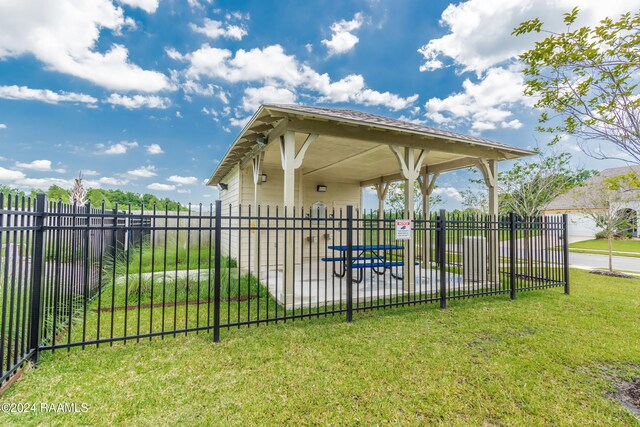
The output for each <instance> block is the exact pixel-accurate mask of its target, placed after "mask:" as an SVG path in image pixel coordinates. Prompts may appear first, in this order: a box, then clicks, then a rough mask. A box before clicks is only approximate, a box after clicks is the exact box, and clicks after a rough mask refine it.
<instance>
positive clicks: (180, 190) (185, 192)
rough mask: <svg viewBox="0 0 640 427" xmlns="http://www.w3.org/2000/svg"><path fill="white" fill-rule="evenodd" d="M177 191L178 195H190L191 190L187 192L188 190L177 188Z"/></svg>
mask: <svg viewBox="0 0 640 427" xmlns="http://www.w3.org/2000/svg"><path fill="white" fill-rule="evenodd" d="M177 191H178V193H180V194H191V190H189V189H188V188H179V189H178V190H177Z"/></svg>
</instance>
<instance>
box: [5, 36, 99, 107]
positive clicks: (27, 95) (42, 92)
mask: <svg viewBox="0 0 640 427" xmlns="http://www.w3.org/2000/svg"><path fill="white" fill-rule="evenodd" d="M0 39H1V37H0ZM1 56H2V55H1V48H0V57H1ZM0 98H4V99H16V100H24V101H42V102H46V103H49V104H57V103H59V102H79V103H83V104H95V103H96V102H98V100H97V99H96V98H94V97H93V96H90V95H85V94H84V93H76V92H53V91H51V90H49V89H32V88H30V87H27V86H16V85H12V86H0Z"/></svg>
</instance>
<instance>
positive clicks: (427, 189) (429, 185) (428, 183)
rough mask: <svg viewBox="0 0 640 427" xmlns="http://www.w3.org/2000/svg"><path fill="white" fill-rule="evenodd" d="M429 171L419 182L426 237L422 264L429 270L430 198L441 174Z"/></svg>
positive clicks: (423, 240)
mask: <svg viewBox="0 0 640 427" xmlns="http://www.w3.org/2000/svg"><path fill="white" fill-rule="evenodd" d="M430 175H431V174H430V173H429V171H428V169H427V168H425V169H424V173H423V175H421V176H419V177H418V182H419V183H420V192H421V193H422V215H423V218H422V219H423V221H425V222H424V227H423V228H424V231H423V232H424V236H423V239H422V263H423V265H424V266H425V268H426V269H427V271H428V270H429V269H431V230H430V228H431V227H430V226H429V224H430V223H429V222H428V221H429V218H430V214H431V206H430V203H429V198H430V197H431V193H433V189H434V188H435V184H436V179H438V176H439V174H437V173H434V174H433V175H431V178H429V176H430Z"/></svg>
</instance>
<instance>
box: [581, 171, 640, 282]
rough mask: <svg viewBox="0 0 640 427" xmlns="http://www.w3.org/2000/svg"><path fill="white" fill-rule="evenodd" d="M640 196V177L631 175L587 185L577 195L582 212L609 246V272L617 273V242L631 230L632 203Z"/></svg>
mask: <svg viewBox="0 0 640 427" xmlns="http://www.w3.org/2000/svg"><path fill="white" fill-rule="evenodd" d="M639 195H640V176H638V175H637V174H635V173H633V172H632V173H628V174H625V175H619V176H616V177H611V178H605V179H603V180H602V181H600V182H593V183H589V184H586V185H584V186H582V187H581V188H579V189H578V191H577V192H576V197H577V199H578V200H576V202H577V204H578V205H579V206H583V208H581V209H580V210H581V212H582V213H583V214H584V215H586V216H587V217H588V218H591V219H592V220H593V221H594V222H595V224H596V227H598V228H599V229H600V230H601V234H602V235H604V236H605V237H606V238H607V241H608V243H609V271H613V239H614V238H615V237H616V236H617V235H618V234H620V232H621V231H623V230H626V229H628V228H629V227H631V223H630V218H629V216H628V215H627V214H626V210H625V209H626V208H627V207H628V203H629V202H631V201H633V200H637V199H638V197H639Z"/></svg>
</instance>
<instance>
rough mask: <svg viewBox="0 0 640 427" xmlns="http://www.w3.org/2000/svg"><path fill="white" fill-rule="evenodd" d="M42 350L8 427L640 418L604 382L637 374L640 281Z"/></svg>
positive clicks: (13, 397) (597, 279) (11, 395)
mask: <svg viewBox="0 0 640 427" xmlns="http://www.w3.org/2000/svg"><path fill="white" fill-rule="evenodd" d="M571 273H572V279H573V287H572V295H571V296H565V295H563V294H562V293H561V290H559V289H550V290H544V291H537V292H529V293H523V294H519V295H518V300H517V301H515V302H512V301H509V300H508V299H507V297H486V298H477V299H473V300H470V301H455V302H450V304H449V307H448V308H447V309H446V310H439V309H438V308H437V307H436V305H435V304H434V305H426V306H416V307H407V308H399V309H393V310H379V311H374V312H366V313H358V314H356V315H355V317H354V322H353V323H352V324H348V323H346V322H344V317H343V316H335V317H327V318H321V319H313V320H304V321H296V322H293V323H291V322H287V324H278V325H270V326H266V327H263V326H260V327H252V328H241V329H235V328H234V329H231V330H229V331H226V330H225V331H223V334H222V341H221V342H220V343H219V344H213V343H212V342H211V335H209V334H200V335H190V336H187V337H185V336H180V337H177V338H173V337H171V338H165V339H164V340H161V339H154V340H153V341H151V342H149V341H147V340H143V341H142V342H140V343H139V344H127V345H122V344H117V345H114V346H113V347H108V346H104V345H103V346H101V347H100V348H99V349H95V348H90V349H87V350H84V351H82V350H79V349H78V350H73V351H71V352H70V353H67V352H66V351H60V352H56V353H55V354H51V353H45V354H44V355H43V361H42V363H41V364H40V366H39V368H38V369H37V370H28V371H27V372H26V373H25V375H24V378H23V379H22V380H21V381H19V382H18V383H17V384H15V385H14V386H13V387H12V388H11V389H10V390H9V391H8V393H7V394H6V395H5V396H4V397H3V398H2V402H3V403H12V402H15V403H18V402H19V403H25V402H27V403H39V402H46V403H64V402H68V403H71V402H75V403H78V405H79V404H80V403H87V404H88V405H89V406H90V409H89V410H88V412H86V413H44V412H37V411H36V412H29V413H22V414H15V413H14V414H10V413H0V424H1V425H69V424H74V425H78V424H82V425H86V424H96V425H116V424H118V425H119V424H127V425H154V426H155V425H176V424H186V425H264V424H269V425H277V424H334V425H336V424H337V425H368V424H437V423H443V424H454V425H482V424H491V425H494V424H499V425H532V424H538V425H546V424H556V425H567V424H573V425H593V424H599V425H638V423H639V421H638V420H637V419H635V418H633V415H631V414H630V412H628V411H627V410H626V409H624V408H623V407H622V405H620V404H619V403H618V402H617V401H615V400H613V399H612V398H610V397H608V395H607V393H608V392H609V391H611V386H610V383H609V382H608V381H607V380H606V378H605V373H606V375H609V376H612V375H619V376H624V377H625V378H636V377H638V376H640V327H639V326H640V325H639V322H640V318H639V317H638V312H640V280H625V279H615V278H606V277H601V276H594V275H590V274H588V273H586V272H582V271H579V270H572V272H571Z"/></svg>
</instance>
